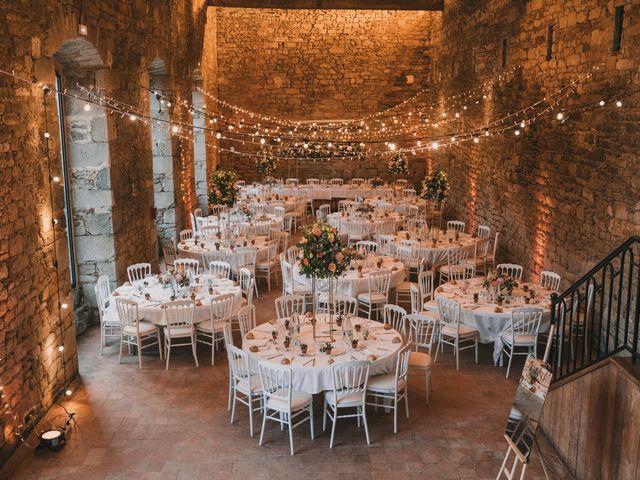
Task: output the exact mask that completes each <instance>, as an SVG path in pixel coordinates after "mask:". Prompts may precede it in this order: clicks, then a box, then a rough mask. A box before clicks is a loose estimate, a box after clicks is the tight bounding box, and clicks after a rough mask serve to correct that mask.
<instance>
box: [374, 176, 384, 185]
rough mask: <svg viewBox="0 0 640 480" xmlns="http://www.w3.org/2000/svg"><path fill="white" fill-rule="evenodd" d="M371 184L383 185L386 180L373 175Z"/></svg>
mask: <svg viewBox="0 0 640 480" xmlns="http://www.w3.org/2000/svg"><path fill="white" fill-rule="evenodd" d="M371 185H372V186H374V187H381V186H382V185H384V180H383V179H382V178H381V177H378V176H376V177H373V178H372V179H371Z"/></svg>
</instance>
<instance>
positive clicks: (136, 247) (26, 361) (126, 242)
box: [0, 0, 206, 462]
mask: <svg viewBox="0 0 640 480" xmlns="http://www.w3.org/2000/svg"><path fill="white" fill-rule="evenodd" d="M78 13H79V10H78V8H77V3H75V2H59V1H53V0H37V1H33V2H28V5H26V4H25V2H2V3H0V18H1V19H2V21H0V42H1V43H2V45H3V47H4V48H3V49H2V51H1V52H0V66H1V67H2V68H3V69H4V70H8V71H11V70H15V72H16V74H18V75H20V76H22V77H26V78H29V79H30V78H32V77H34V76H35V77H37V79H38V80H39V81H41V82H46V83H48V84H50V85H53V83H54V72H55V70H56V68H60V69H61V70H63V72H62V73H63V75H64V74H65V73H66V74H68V75H67V76H68V77H69V78H66V79H65V80H66V81H71V80H72V77H73V79H75V78H82V77H83V74H84V73H86V72H83V71H81V70H82V69H78V68H75V67H76V66H81V65H82V64H83V62H89V64H91V68H92V69H93V70H92V71H93V73H94V74H95V75H94V81H93V82H91V83H90V84H89V85H87V86H91V87H94V88H99V89H101V90H102V91H103V92H104V93H105V94H106V95H111V96H113V97H115V98H118V99H119V100H121V101H123V102H126V103H128V104H131V105H136V106H139V107H141V108H142V109H143V111H144V110H147V111H148V109H149V94H148V90H147V89H146V88H143V86H148V85H149V78H148V77H149V76H148V69H149V65H150V63H151V61H152V60H153V59H155V58H162V59H163V60H164V62H165V64H166V66H167V70H168V73H169V74H170V75H171V77H172V78H173V84H172V85H171V90H172V92H173V95H175V99H176V103H177V101H178V100H180V99H182V100H189V99H190V98H191V94H192V89H193V80H192V73H193V71H194V69H195V68H196V67H197V65H198V62H199V60H200V53H201V51H202V38H203V32H204V20H205V18H206V1H205V0H192V1H178V0H175V1H174V0H167V1H163V2H142V1H136V2H121V1H115V0H113V1H103V2H85V3H84V9H83V12H82V19H83V23H84V24H86V25H87V27H88V36H87V37H86V42H87V43H88V44H90V45H91V46H92V47H93V49H94V50H95V52H96V53H97V57H94V56H92V55H93V54H92V55H89V56H88V57H87V56H85V55H84V53H83V50H78V51H77V53H76V54H75V63H74V62H70V61H69V60H70V59H69V58H66V59H65V58H63V59H62V60H61V59H60V58H54V55H55V54H56V53H58V52H60V51H62V50H63V46H65V45H67V46H68V45H69V43H68V42H70V41H76V39H77V38H78V34H77V32H78ZM72 57H74V55H72ZM96 58H99V60H100V66H99V67H97V64H93V63H91V62H93V60H95V59H96ZM84 66H85V67H86V66H87V64H86V63H85V64H84ZM65 70H66V72H65ZM72 71H73V72H72ZM45 103H46V109H47V110H46V112H47V115H46V117H45ZM56 110H57V109H56V103H55V95H53V94H50V95H49V96H47V97H46V100H45V99H44V97H43V92H42V89H41V88H39V87H38V86H37V85H30V84H23V83H20V82H17V81H14V80H12V79H10V78H7V77H5V76H0V179H1V180H0V379H1V381H2V382H3V384H4V391H5V393H6V395H7V396H8V399H9V402H10V404H11V406H12V408H13V409H14V411H15V413H16V416H17V422H19V423H22V417H23V416H24V415H25V414H26V413H27V412H33V413H34V414H35V416H36V417H38V416H40V415H41V414H42V413H43V412H44V411H46V409H47V408H48V407H50V406H51V405H52V404H53V403H54V402H55V401H56V400H57V399H58V397H59V396H60V394H61V392H63V391H64V388H65V386H66V384H67V383H68V382H69V380H70V379H72V378H73V377H74V376H75V374H76V373H77V371H78V365H77V357H76V347H75V326H74V316H73V314H72V310H73V309H71V308H69V309H67V310H63V311H62V315H60V314H59V310H58V294H57V292H58V291H60V299H61V301H62V302H64V303H68V304H69V305H74V298H73V297H74V295H75V296H76V301H80V296H81V293H82V291H76V292H73V291H72V290H71V288H70V280H69V260H68V258H67V248H66V240H65V229H64V222H59V223H58V225H56V226H55V227H54V226H53V224H52V218H62V217H63V210H62V209H63V206H64V201H63V196H62V188H60V187H58V186H56V187H54V189H53V205H54V206H53V210H54V211H53V215H52V212H51V208H50V195H49V191H50V190H49V185H50V181H49V169H48V162H47V154H46V153H47V152H46V149H45V144H44V133H45V131H48V132H49V133H50V134H51V139H50V142H49V152H50V158H51V166H52V174H54V175H60V174H61V172H60V155H59V152H60V139H59V136H58V125H57V117H56ZM82 112H84V110H83V111H79V110H77V109H75V108H71V109H70V112H69V113H70V118H69V119H68V120H69V122H70V125H69V127H70V131H69V132H68V133H69V134H71V135H74V136H75V135H77V137H76V138H77V140H79V142H78V145H77V146H73V147H70V148H85V151H86V149H87V148H89V149H90V148H98V146H97V145H93V144H95V143H100V144H102V145H100V148H102V151H101V153H99V154H96V155H94V154H93V153H91V154H90V155H88V156H87V157H86V158H87V161H94V162H97V163H94V164H92V165H86V167H83V166H82V165H80V164H78V163H76V164H72V165H71V166H70V169H71V172H70V173H71V175H72V177H73V179H72V182H73V184H74V185H75V186H76V187H83V188H80V189H78V190H77V191H75V192H74V199H73V200H74V201H75V202H76V203H78V207H82V205H81V204H82V203H84V202H83V201H82V200H81V199H80V195H84V194H86V196H88V199H86V202H87V203H84V207H83V208H85V211H84V212H82V211H80V210H82V208H79V211H78V213H79V215H78V216H77V217H76V221H75V222H74V223H75V225H74V226H75V227H76V228H75V229H76V232H77V234H78V235H79V237H94V238H91V241H99V237H101V236H104V237H111V232H112V237H111V238H112V240H110V241H111V242H112V244H113V247H114V248H113V250H110V248H111V247H105V248H102V247H100V248H97V247H96V248H97V251H99V252H100V254H101V259H104V258H106V257H105V255H106V256H107V257H109V258H111V257H110V256H111V255H113V256H114V257H113V259H114V261H111V262H109V264H110V267H109V268H107V269H106V271H105V269H103V268H102V267H95V266H94V269H93V270H91V271H89V270H88V267H87V269H85V268H84V267H82V268H81V270H80V271H79V273H80V274H81V278H83V279H84V280H87V282H88V281H89V278H95V277H97V275H98V274H99V273H108V274H109V275H110V278H111V281H112V282H114V283H115V282H116V281H121V280H122V279H123V278H125V276H126V267H127V265H129V264H131V263H134V262H139V261H151V262H152V263H154V264H156V268H157V251H156V229H155V224H154V216H153V207H154V198H153V194H154V189H153V173H152V172H153V169H152V152H151V138H150V128H149V126H148V125H145V124H144V123H143V122H140V121H138V122H132V121H130V120H129V119H128V118H127V117H124V118H121V117H120V116H119V115H117V116H115V115H109V114H107V115H106V118H105V119H104V120H102V119H99V117H89V116H87V115H85V114H84V113H82ZM94 113H95V112H94ZM187 118H188V114H187V112H183V111H182V109H175V110H174V111H172V120H173V121H186V120H187ZM45 120H46V121H45ZM105 134H107V136H108V141H107V138H105ZM82 142H85V143H84V146H83V147H80V146H79V145H80V144H81V143H82ZM189 143H191V145H190V144H189ZM105 144H106V145H105ZM179 148H181V151H180V153H181V159H182V160H181V161H180V162H177V163H178V165H179V166H180V167H181V168H177V169H176V171H175V173H174V175H175V176H176V178H175V179H174V180H175V181H176V184H179V185H180V191H179V192H178V193H177V194H176V214H177V218H176V224H177V225H176V227H177V228H182V227H183V225H184V224H185V219H184V214H185V212H186V211H188V210H190V209H191V208H192V206H193V204H192V203H189V202H193V199H194V198H195V196H194V193H193V189H194V187H193V185H194V179H193V165H192V162H193V146H192V142H179ZM94 153H95V152H94ZM75 158H78V156H77V155H75ZM189 162H191V165H189ZM105 165H108V172H107V171H106V170H105ZM92 169H93V170H92ZM185 176H189V178H183V177H185ZM183 180H184V181H183ZM80 190H84V192H81V191H80ZM96 195H106V196H111V204H112V208H111V210H110V211H109V202H108V201H106V202H105V203H104V204H102V203H101V204H100V205H96V208H97V209H94V211H93V212H92V213H90V212H89V211H88V210H90V208H88V207H87V206H88V205H90V202H92V201H95V200H96V198H97V197H96ZM103 209H104V211H103ZM85 213H86V215H85ZM54 228H55V233H56V241H55V242H54V236H53V233H54ZM79 237H78V239H77V240H79V243H82V239H80V238H79ZM92 248H93V247H92ZM80 249H81V250H82V246H80ZM56 252H57V258H58V265H57V271H56V266H55V264H54V259H55V258H56V255H55V253H56ZM110 252H113V253H110ZM85 275H86V277H84V276H85ZM58 278H59V280H58ZM83 290H84V291H86V292H90V291H91V289H90V288H86V289H83ZM89 300H90V299H89ZM61 344H64V347H65V348H64V351H63V352H62V353H61V352H59V351H58V346H59V345H61ZM63 359H64V361H63ZM13 427H14V425H13V423H12V422H11V421H10V419H9V418H7V417H3V418H2V419H0V431H1V432H2V433H1V434H0V462H1V461H2V460H4V459H5V458H6V456H7V455H8V453H9V452H10V451H11V450H12V449H13V448H15V444H16V440H17V439H16V437H15V436H14V434H13V430H12V429H13Z"/></svg>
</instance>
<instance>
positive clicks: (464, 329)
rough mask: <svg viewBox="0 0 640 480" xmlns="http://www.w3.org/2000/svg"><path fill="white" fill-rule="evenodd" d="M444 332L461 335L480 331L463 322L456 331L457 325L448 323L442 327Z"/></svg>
mask: <svg viewBox="0 0 640 480" xmlns="http://www.w3.org/2000/svg"><path fill="white" fill-rule="evenodd" d="M442 333H445V334H447V335H450V336H453V337H455V336H456V334H458V335H460V336H465V335H472V334H474V333H478V331H477V330H476V329H475V328H473V327H470V326H469V325H465V324H463V323H461V324H460V328H459V329H458V330H457V331H456V327H455V325H451V324H447V325H444V326H443V327H442Z"/></svg>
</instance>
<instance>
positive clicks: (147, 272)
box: [127, 263, 151, 283]
mask: <svg viewBox="0 0 640 480" xmlns="http://www.w3.org/2000/svg"><path fill="white" fill-rule="evenodd" d="M150 276H151V264H150V263H134V264H133V265H130V266H128V267H127V277H129V281H130V282H131V283H133V282H139V281H141V280H144V279H145V278H147V277H150Z"/></svg>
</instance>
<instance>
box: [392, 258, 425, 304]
mask: <svg viewBox="0 0 640 480" xmlns="http://www.w3.org/2000/svg"><path fill="white" fill-rule="evenodd" d="M395 253H396V256H397V257H398V258H400V261H401V262H402V264H403V265H404V271H405V277H406V280H404V281H403V282H402V283H400V284H399V285H397V286H396V303H398V304H399V303H400V302H401V301H406V300H410V299H411V296H410V289H411V285H412V283H411V271H412V268H413V269H416V268H417V266H418V261H419V259H418V254H419V253H420V249H419V247H418V248H415V247H413V246H409V245H399V246H397V247H396V252H395Z"/></svg>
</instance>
